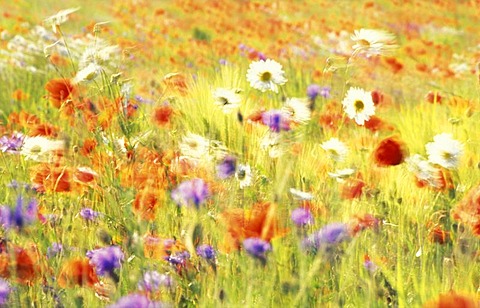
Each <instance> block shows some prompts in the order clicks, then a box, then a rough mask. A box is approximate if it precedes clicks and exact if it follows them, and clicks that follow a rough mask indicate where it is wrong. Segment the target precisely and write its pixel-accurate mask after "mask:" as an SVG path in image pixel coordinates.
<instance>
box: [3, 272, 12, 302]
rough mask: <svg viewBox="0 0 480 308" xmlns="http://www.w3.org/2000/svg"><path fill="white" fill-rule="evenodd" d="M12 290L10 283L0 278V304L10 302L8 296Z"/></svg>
mask: <svg viewBox="0 0 480 308" xmlns="http://www.w3.org/2000/svg"><path fill="white" fill-rule="evenodd" d="M10 292H12V289H11V288H10V284H9V283H8V282H7V281H6V280H5V279H3V278H0V305H2V306H3V305H5V304H6V303H7V302H8V296H9V295H10Z"/></svg>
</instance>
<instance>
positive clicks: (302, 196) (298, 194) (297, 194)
mask: <svg viewBox="0 0 480 308" xmlns="http://www.w3.org/2000/svg"><path fill="white" fill-rule="evenodd" d="M290 193H291V194H292V195H293V197H294V198H295V199H297V200H312V199H313V194H311V193H309V192H305V191H301V190H298V189H295V188H290Z"/></svg>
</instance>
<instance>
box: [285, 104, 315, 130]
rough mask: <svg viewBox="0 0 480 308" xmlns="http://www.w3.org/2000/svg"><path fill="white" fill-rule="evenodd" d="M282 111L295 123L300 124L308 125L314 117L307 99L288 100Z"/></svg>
mask: <svg viewBox="0 0 480 308" xmlns="http://www.w3.org/2000/svg"><path fill="white" fill-rule="evenodd" d="M282 111H284V112H285V113H286V114H288V116H289V118H290V119H291V120H292V121H293V122H295V123H299V124H305V123H307V122H308V121H310V118H311V117H312V111H311V110H310V102H309V101H308V99H306V98H295V97H294V98H287V101H286V102H285V105H284V106H283V108H282Z"/></svg>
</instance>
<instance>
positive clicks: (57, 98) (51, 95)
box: [45, 78, 77, 108]
mask: <svg viewBox="0 0 480 308" xmlns="http://www.w3.org/2000/svg"><path fill="white" fill-rule="evenodd" d="M45 90H47V91H48V99H49V101H50V103H51V104H52V105H53V106H54V107H55V108H60V107H61V106H62V104H63V103H64V102H66V101H67V100H69V99H71V98H72V96H73V95H74V94H75V93H76V92H77V89H76V87H75V86H74V85H73V84H72V82H71V81H70V80H69V79H63V78H55V79H52V80H50V81H49V82H47V84H46V85H45Z"/></svg>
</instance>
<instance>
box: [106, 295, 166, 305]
mask: <svg viewBox="0 0 480 308" xmlns="http://www.w3.org/2000/svg"><path fill="white" fill-rule="evenodd" d="M132 307H135V308H161V307H168V306H165V305H164V304H162V303H160V302H152V301H151V300H150V299H149V298H148V297H147V296H146V295H142V294H130V295H126V296H124V297H122V298H120V299H119V300H118V301H117V302H116V303H115V304H112V305H110V306H107V308H132Z"/></svg>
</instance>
